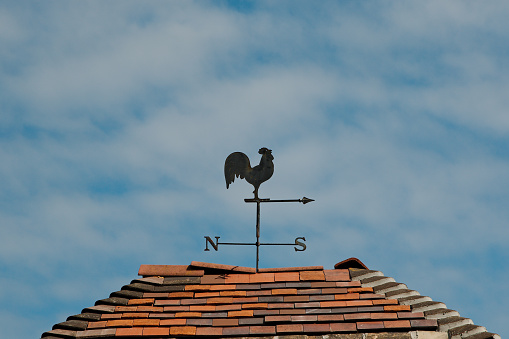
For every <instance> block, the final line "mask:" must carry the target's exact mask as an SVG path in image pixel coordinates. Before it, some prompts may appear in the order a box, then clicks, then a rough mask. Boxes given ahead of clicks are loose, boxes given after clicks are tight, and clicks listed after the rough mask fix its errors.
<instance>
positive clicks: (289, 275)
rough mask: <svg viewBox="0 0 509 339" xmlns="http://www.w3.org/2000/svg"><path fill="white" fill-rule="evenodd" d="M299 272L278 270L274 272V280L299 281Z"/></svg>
mask: <svg viewBox="0 0 509 339" xmlns="http://www.w3.org/2000/svg"><path fill="white" fill-rule="evenodd" d="M299 276H300V275H299V272H278V273H275V274H274V281H299V280H300V278H299Z"/></svg>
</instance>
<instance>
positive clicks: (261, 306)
mask: <svg viewBox="0 0 509 339" xmlns="http://www.w3.org/2000/svg"><path fill="white" fill-rule="evenodd" d="M267 307H268V304H267V303H253V304H242V309H246V310H248V309H265V308H267Z"/></svg>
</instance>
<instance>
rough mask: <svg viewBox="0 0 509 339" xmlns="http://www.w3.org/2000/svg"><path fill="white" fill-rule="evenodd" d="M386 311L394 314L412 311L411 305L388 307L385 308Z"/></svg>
mask: <svg viewBox="0 0 509 339" xmlns="http://www.w3.org/2000/svg"><path fill="white" fill-rule="evenodd" d="M384 311H393V312H401V311H410V305H387V306H384Z"/></svg>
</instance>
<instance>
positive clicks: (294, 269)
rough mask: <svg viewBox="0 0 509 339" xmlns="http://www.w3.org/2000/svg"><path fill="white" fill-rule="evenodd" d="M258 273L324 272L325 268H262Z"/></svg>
mask: <svg viewBox="0 0 509 339" xmlns="http://www.w3.org/2000/svg"><path fill="white" fill-rule="evenodd" d="M258 271H259V272H260V273H265V272H298V271H323V266H299V267H277V268H260V269H259V270H258Z"/></svg>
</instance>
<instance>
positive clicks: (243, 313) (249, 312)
mask: <svg viewBox="0 0 509 339" xmlns="http://www.w3.org/2000/svg"><path fill="white" fill-rule="evenodd" d="M252 316H253V310H242V311H230V312H228V317H229V318H235V317H252Z"/></svg>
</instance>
